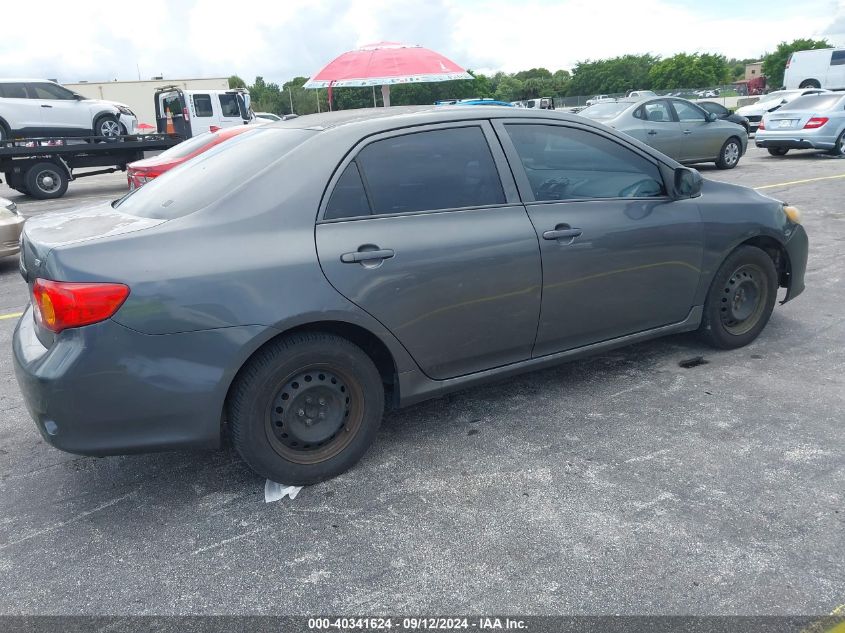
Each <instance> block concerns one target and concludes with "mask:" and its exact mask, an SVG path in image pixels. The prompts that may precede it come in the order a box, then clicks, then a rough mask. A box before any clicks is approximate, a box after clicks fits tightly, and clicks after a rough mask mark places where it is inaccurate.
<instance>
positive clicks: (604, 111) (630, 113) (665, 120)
mask: <svg viewBox="0 0 845 633" xmlns="http://www.w3.org/2000/svg"><path fill="white" fill-rule="evenodd" d="M578 114H579V115H580V116H583V117H587V118H590V119H594V120H596V121H600V122H601V123H604V124H605V125H609V126H610V127H612V128H616V129H617V130H620V131H622V132H625V133H626V134H629V135H630V136H633V137H634V138H635V139H637V140H639V141H642V142H643V143H647V144H649V145H651V146H652V147H653V148H655V149H656V150H659V151H661V152H663V153H664V154H666V155H667V156H670V157H672V158H674V159H675V160H677V161H678V162H681V163H685V164H694V163H711V162H712V163H716V167H718V168H719V169H733V168H734V167H736V166H737V164H738V163H739V159H740V158H741V157H742V155H743V154H744V153H745V149H746V147H747V146H748V134H747V133H746V131H745V130H744V129H743V128H742V127H741V126H739V125H736V124H734V123H730V122H728V121H721V120H719V118H718V117H717V116H716V115H714V114H711V113H709V112H707V111H705V110H704V109H702V108H700V107H699V106H697V105H696V104H694V103H692V102H691V101H687V100H686V99H677V98H661V99H649V100H648V101H643V100H642V99H620V100H619V101H614V102H612V103H598V104H596V105H594V106H591V107H589V108H586V109H585V110H582V111H581V112H579V113H578Z"/></svg>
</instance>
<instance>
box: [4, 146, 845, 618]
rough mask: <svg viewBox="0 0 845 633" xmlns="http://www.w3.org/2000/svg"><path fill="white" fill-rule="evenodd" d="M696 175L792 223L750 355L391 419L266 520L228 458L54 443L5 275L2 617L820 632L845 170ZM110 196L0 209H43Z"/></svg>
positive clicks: (808, 163)
mask: <svg viewBox="0 0 845 633" xmlns="http://www.w3.org/2000/svg"><path fill="white" fill-rule="evenodd" d="M701 171H702V173H703V175H704V176H705V177H706V178H713V179H718V180H724V181H727V182H732V183H739V184H743V185H746V186H751V187H764V188H763V189H761V192H763V193H766V194H767V195H771V196H774V197H777V198H780V199H783V200H786V201H788V202H789V203H791V204H793V205H795V206H797V207H799V208H800V209H801V210H802V212H803V214H804V224H805V226H806V228H807V230H808V233H809V235H810V243H811V251H810V262H809V268H808V271H807V276H806V284H807V289H806V291H805V292H804V294H803V295H801V296H800V297H798V298H797V299H796V300H795V301H793V302H790V303H789V304H787V305H785V306H778V307H776V309H775V313H774V315H773V317H772V320H771V322H770V323H769V325H768V327H767V328H766V329H765V330H764V332H763V334H762V335H761V336H760V338H759V339H758V340H757V341H756V342H755V343H753V344H752V345H750V346H748V347H746V348H744V349H740V350H736V351H728V352H722V351H714V350H712V349H710V348H708V347H706V346H703V345H702V344H700V343H699V342H698V340H697V339H696V338H695V336H693V335H682V336H673V337H669V338H665V339H662V340H658V341H654V342H650V343H646V344H640V345H636V346H633V347H629V348H625V349H620V350H616V351H613V352H610V353H606V354H602V355H599V356H596V357H593V358H590V359H588V360H582V361H578V362H573V363H569V364H566V365H562V366H560V367H557V368H554V369H549V370H545V371H540V372H534V373H530V374H525V375H522V376H519V377H517V378H513V379H509V380H506V381H503V382H499V383H495V384H490V385H486V386H483V387H478V388H474V389H469V390H466V391H463V392H459V393H456V394H452V395H449V396H446V397H442V398H440V399H437V400H433V401H430V402H426V403H423V404H420V405H416V406H413V407H411V408H408V409H404V410H399V411H394V412H392V413H390V414H389V415H388V416H387V418H386V419H385V422H384V425H383V427H382V430H381V433H380V435H379V437H378V439H377V442H376V444H375V446H374V447H373V448H372V450H371V451H370V452H369V453H368V454H367V456H366V457H365V458H364V460H363V461H362V462H361V463H360V464H359V465H358V466H357V467H356V468H354V469H353V470H352V471H350V472H348V473H346V474H344V475H343V476H341V477H339V478H337V479H334V480H332V481H329V482H326V483H323V484H319V485H316V486H312V487H308V488H305V489H303V490H302V491H301V492H300V493H299V496H297V498H296V499H295V500H293V501H291V500H289V499H284V500H282V501H279V502H276V503H272V504H265V503H264V481H263V480H260V479H258V478H257V477H256V476H255V475H253V474H252V473H251V472H250V471H249V470H248V469H247V468H246V467H245V466H244V465H243V464H242V463H241V462H240V460H239V459H238V457H237V455H236V454H235V452H234V451H233V450H232V449H231V448H227V449H224V450H222V451H218V452H200V453H161V454H155V455H135V456H126V457H108V458H87V457H79V456H74V455H69V454H65V453H62V452H60V451H58V450H56V449H53V448H51V447H50V446H48V445H47V444H45V443H44V442H43V441H42V439H41V437H40V436H39V434H38V433H37V431H36V429H35V426H34V425H33V423H32V422H31V420H30V418H29V416H28V414H27V412H26V409H25V408H24V406H23V402H22V400H21V396H20V394H19V392H18V388H17V384H16V382H15V378H14V373H13V369H12V362H11V352H10V347H11V336H12V331H13V329H14V325H15V322H16V317H15V316H14V315H15V314H16V313H18V312H20V311H21V309H22V308H23V307H24V305H25V304H26V302H27V293H26V287H25V285H24V283H23V281H22V280H21V278H20V276H19V274H18V272H17V261H16V258H11V259H7V260H0V349H3V350H5V352H3V353H2V354H0V408H2V415H0V613H6V614H199V613H202V614H223V613H227V614H228V613H237V614H246V613H249V614H319V613H336V614H358V615H368V614H383V613H394V614H434V613H442V614H446V613H466V614H479V613H499V614H560V613H567V614H576V613H577V614H614V613H619V614H755V615H759V614H826V613H829V612H831V611H832V610H833V609H834V608H836V607H838V606H839V605H842V604H843V603H845V459H844V458H845V441H843V419H845V355H843V347H844V346H843V344H844V343H845V315H843V306H845V279H843V270H845V248H844V246H845V208H843V202H842V201H843V199H845V160H838V159H834V158H829V157H826V156H823V155H820V154H813V153H804V154H802V153H791V154H790V155H788V156H787V157H785V158H772V157H770V156H769V155H768V154H767V153H765V152H764V151H761V150H758V149H756V148H754V147H751V148H749V153H748V155H746V156H745V157H744V158H743V159H742V161H741V163H740V165H739V167H738V168H737V169H735V170H732V171H718V170H716V169H715V168H711V167H707V166H702V168H701ZM784 183H787V184H784ZM125 186H126V181H125V175H123V174H113V175H108V176H97V177H92V178H90V179H87V180H80V181H78V182H74V183H71V186H70V191H69V194H68V196H66V197H65V198H64V199H62V200H59V201H53V202H35V201H29V200H27V199H25V198H23V197H22V196H19V195H17V194H16V192H13V191H10V190H9V189H7V188H6V187H5V185H0V196H3V197H9V198H12V199H15V200H17V201H18V202H19V205H20V209H21V211H22V212H23V213H24V214H25V215H36V214H39V213H49V212H52V211H54V210H56V209H58V208H63V207H72V206H74V205H79V204H83V203H86V202H90V201H94V200H97V199H103V200H108V199H113V198H115V197H118V196H119V195H121V194H122V193H123V192H124V190H125ZM698 357H701V359H700V360H698ZM688 361H691V362H688ZM79 397H80V398H84V397H85V395H84V394H79Z"/></svg>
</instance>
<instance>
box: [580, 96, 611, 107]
mask: <svg viewBox="0 0 845 633" xmlns="http://www.w3.org/2000/svg"><path fill="white" fill-rule="evenodd" d="M604 101H616V97H611V96H610V95H596V96H594V97H591V98H589V99H587V105H588V106H591V105H596V104H597V103H602V102H604Z"/></svg>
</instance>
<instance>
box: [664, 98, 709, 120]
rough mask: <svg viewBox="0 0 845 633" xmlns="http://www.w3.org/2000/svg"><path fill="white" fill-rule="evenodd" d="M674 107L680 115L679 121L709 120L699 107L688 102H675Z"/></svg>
mask: <svg viewBox="0 0 845 633" xmlns="http://www.w3.org/2000/svg"><path fill="white" fill-rule="evenodd" d="M672 106H673V107H674V108H675V112H677V114H678V120H679V121H701V122H704V121H706V120H707V116H706V115H705V114H704V111H703V110H702V109H701V108H699V107H698V106H694V105H692V104H691V103H687V102H686V101H673V102H672Z"/></svg>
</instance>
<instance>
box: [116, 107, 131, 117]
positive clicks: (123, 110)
mask: <svg viewBox="0 0 845 633" xmlns="http://www.w3.org/2000/svg"><path fill="white" fill-rule="evenodd" d="M117 109H118V110H119V111H120V112H121V114H128V115H129V116H135V113H134V112H132V110H130V109H129V108H127V107H125V106H117Z"/></svg>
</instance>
